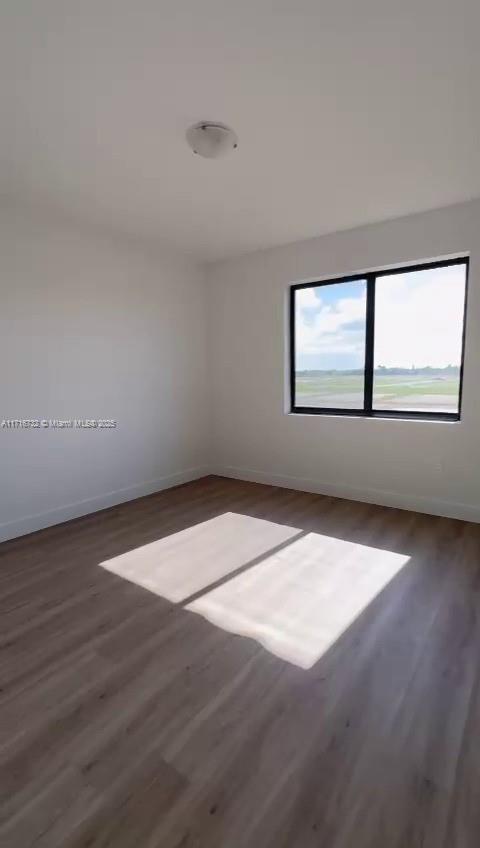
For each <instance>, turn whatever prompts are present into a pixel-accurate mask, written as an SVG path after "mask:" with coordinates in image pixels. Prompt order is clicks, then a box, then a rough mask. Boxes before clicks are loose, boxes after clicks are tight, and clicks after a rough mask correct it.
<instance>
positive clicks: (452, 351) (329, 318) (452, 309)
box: [296, 265, 465, 370]
mask: <svg viewBox="0 0 480 848" xmlns="http://www.w3.org/2000/svg"><path fill="white" fill-rule="evenodd" d="M464 296H465V268H464V266H458V265H452V266H447V267H444V268H436V269H433V270H428V271H413V272H409V273H405V274H391V275H386V276H384V277H380V278H378V280H377V286H376V301H375V317H376V323H375V367H378V366H379V365H384V366H386V367H387V368H392V367H401V368H410V367H411V366H412V365H414V366H415V367H417V368H422V367H425V366H427V365H430V366H432V367H436V368H442V367H445V366H446V365H449V364H452V365H459V364H460V358H461V342H462V326H463V305H464ZM296 306H297V309H296V340H297V362H296V367H297V369H298V370H308V369H315V368H318V369H330V368H336V369H339V370H341V369H350V368H363V365H364V351H365V323H366V322H365V313H366V282H365V281H364V280H357V281H355V282H350V283H332V284H329V285H325V286H317V287H314V288H307V289H298V290H297V293H296Z"/></svg>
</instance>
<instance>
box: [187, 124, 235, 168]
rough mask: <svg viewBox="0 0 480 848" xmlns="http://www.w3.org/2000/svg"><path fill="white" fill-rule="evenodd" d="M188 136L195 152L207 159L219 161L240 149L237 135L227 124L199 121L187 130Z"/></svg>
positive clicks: (189, 143)
mask: <svg viewBox="0 0 480 848" xmlns="http://www.w3.org/2000/svg"><path fill="white" fill-rule="evenodd" d="M186 135H187V142H188V145H189V147H190V148H191V149H192V150H193V152H194V153H198V155H199V156H204V157H205V158H206V159H219V158H220V157H221V156H226V155H227V153H229V152H230V151H231V150H235V149H236V148H237V147H238V139H237V135H236V133H234V131H233V130H232V129H230V127H227V126H226V125H225V124H218V123H212V122H211V121H199V123H198V124H194V125H193V127H190V128H189V129H188V130H187V133H186Z"/></svg>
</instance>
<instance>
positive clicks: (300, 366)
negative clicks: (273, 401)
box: [295, 280, 367, 409]
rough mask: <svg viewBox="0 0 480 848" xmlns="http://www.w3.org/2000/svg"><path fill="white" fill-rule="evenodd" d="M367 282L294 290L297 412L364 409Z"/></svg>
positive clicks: (331, 284)
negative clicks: (304, 408) (302, 409)
mask: <svg viewBox="0 0 480 848" xmlns="http://www.w3.org/2000/svg"><path fill="white" fill-rule="evenodd" d="M366 311H367V283H366V280H355V281H354V282H346V283H329V284H328V285H323V286H322V285H319V286H315V287H313V286H312V287H310V288H305V289H296V290H295V404H296V406H310V407H318V408H325V407H332V408H336V409H363V391H364V367H365V327H366Z"/></svg>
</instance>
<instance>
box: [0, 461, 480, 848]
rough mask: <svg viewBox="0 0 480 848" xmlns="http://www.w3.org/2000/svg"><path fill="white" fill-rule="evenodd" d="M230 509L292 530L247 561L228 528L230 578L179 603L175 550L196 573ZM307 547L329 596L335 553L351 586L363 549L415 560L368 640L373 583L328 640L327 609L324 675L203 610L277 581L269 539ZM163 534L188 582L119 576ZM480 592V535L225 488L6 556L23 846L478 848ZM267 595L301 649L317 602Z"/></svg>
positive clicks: (294, 495)
mask: <svg viewBox="0 0 480 848" xmlns="http://www.w3.org/2000/svg"><path fill="white" fill-rule="evenodd" d="M225 513H233V514H234V515H237V516H247V517H250V518H252V519H262V520H263V522H264V523H263V524H260V523H258V524H257V523H255V522H254V523H253V524H252V527H254V528H256V529H255V530H252V533H253V535H255V533H258V528H260V530H261V528H262V527H263V528H264V529H265V533H266V534H267V535H266V536H265V540H267V536H268V533H270V532H271V533H272V537H271V538H270V537H269V536H268V540H267V541H266V542H265V540H264V541H263V542H262V541H261V540H260V543H259V544H260V550H257V547H258V545H257V547H256V544H257V543H255V544H253V542H252V539H250V538H245V539H242V538H240V537H239V536H238V532H237V531H236V532H237V535H236V536H235V538H234V539H233V540H232V542H231V544H230V545H229V544H228V537H229V532H230V531H228V530H227V531H225V527H227V524H228V522H227V524H225V523H224V521H225V519H222V522H223V523H222V524H221V526H222V528H223V530H222V532H223V533H224V534H225V532H226V537H225V538H224V539H223V542H222V545H220V547H219V544H218V543H217V541H212V542H211V556H210V558H209V560H208V567H207V564H206V565H205V568H206V571H205V575H206V579H208V584H207V585H202V578H201V577H199V574H200V572H199V569H197V570H196V571H195V568H193V572H195V573H193V572H192V568H190V572H188V575H187V576H188V579H187V580H186V583H185V586H184V587H183V589H182V591H180V589H178V591H177V588H178V587H176V586H175V580H174V577H175V567H174V566H175V563H176V559H175V558H176V557H177V556H178V574H179V580H181V579H182V580H183V577H182V575H184V574H185V568H187V571H188V568H189V564H190V566H191V564H192V562H193V563H195V562H197V560H196V556H197V555H196V554H195V551H196V550H197V549H199V548H200V547H201V545H202V544H203V545H205V544H206V543H208V536H206V535H205V533H204V534H203V535H201V533H202V532H203V531H201V530H200V531H199V532H200V536H198V534H197V535H193V536H192V535H191V533H190V535H189V533H187V534H183V535H182V531H184V530H186V529H187V528H190V527H193V526H199V525H203V522H206V521H209V520H211V519H217V518H221V517H222V516H224V515H225ZM267 522H270V525H275V527H276V528H277V529H275V527H273V529H272V527H271V526H270V525H267ZM208 526H209V527H210V531H209V532H211V528H212V527H213V529H215V527H216V526H218V525H215V524H212V525H208ZM240 526H244V528H245V530H244V535H246V536H248V535H249V533H248V527H249V525H248V522H247V523H246V524H242V525H241V524H239V525H238V527H240ZM278 527H280V529H278ZM269 528H270V529H269ZM282 528H283V529H282ZM288 528H293V531H292V533H291V534H290V531H289V529H288ZM242 532H243V531H242ZM262 532H263V531H262ZM312 533H313V534H320V536H321V537H322V538H320V536H311V535H309V534H312ZM173 534H177V535H176V536H173ZM276 534H278V538H277V535H276ZM289 534H290V535H289ZM260 535H262V534H261V533H260ZM167 537H170V538H167ZM290 538H291V539H292V540H293V541H292V545H291V548H289V540H290ZM299 538H300V541H303V540H304V539H305V538H308V539H310V548H309V553H308V557H309V558H310V560H309V561H310V566H311V567H310V572H309V573H314V574H315V575H316V579H317V584H316V590H315V591H317V592H318V590H319V584H318V575H320V577H321V574H322V571H321V569H322V567H323V566H324V565H325V567H326V564H325V563H323V562H322V557H321V556H320V555H319V554H318V552H319V551H320V553H321V551H322V550H326V548H325V547H322V545H328V544H330V548H328V550H330V552H332V551H335V550H337V551H340V553H339V554H338V556H339V562H338V564H337V563H336V560H335V557H332V556H330V561H329V570H328V569H327V570H326V571H325V574H329V575H330V576H329V578H328V579H329V580H331V579H332V573H334V571H335V568H336V567H337V566H338V569H344V568H345V567H346V563H347V560H348V562H350V563H351V562H352V556H353V552H354V550H356V547H355V546H357V547H358V550H359V551H361V552H362V556H363V558H364V562H365V564H366V566H368V563H369V556H370V558H371V559H372V561H374V560H375V561H376V562H377V561H378V562H380V563H382V562H383V559H385V562H394V563H399V564H400V565H401V567H399V568H398V569H396V570H395V573H394V574H392V575H391V577H390V579H389V581H388V582H387V583H386V584H385V585H383V586H382V588H381V590H379V591H377V593H376V594H375V595H374V596H373V597H371V599H370V601H369V602H368V603H367V604H366V605H364V609H363V610H362V611H360V612H358V611H357V613H356V614H355V616H354V617H353V619H352V620H351V621H350V622H349V624H348V626H345V620H344V619H343V618H342V615H341V611H342V603H343V596H344V594H349V595H350V596H351V597H353V596H354V595H355V591H356V590H355V586H356V583H355V580H358V574H357V577H356V578H355V580H353V579H352V580H350V584H351V585H350V586H349V587H347V590H345V589H343V590H342V591H338V592H336V593H335V592H334V593H333V594H331V595H329V596H328V597H327V596H322V598H323V600H322V603H320V604H319V605H318V607H317V602H316V598H317V596H315V609H318V611H319V614H318V616H317V618H315V615H313V617H312V609H311V608H310V616H311V617H310V621H311V624H310V625H309V627H308V628H305V629H304V634H305V639H306V640H308V639H309V638H310V637H312V638H314V639H316V638H317V636H318V632H320V629H321V628H322V626H323V617H326V619H328V630H329V634H330V636H331V638H330V642H329V645H328V647H325V645H324V647H323V648H322V650H321V653H320V655H318V656H317V654H318V650H320V649H319V648H318V646H319V644H320V643H318V642H315V643H314V647H315V651H316V652H317V653H316V654H315V661H314V662H313V664H311V657H310V660H308V657H307V661H306V662H305V663H304V665H307V666H308V664H309V662H310V667H302V666H301V664H297V663H296V662H295V655H294V656H293V659H292V661H288V660H286V659H285V658H283V657H282V656H280V655H281V653H282V648H280V650H279V651H277V652H275V651H274V650H273V649H272V650H270V649H269V650H267V648H266V647H263V644H260V641H258V640H257V639H252V638H246V637H245V636H240V635H237V634H235V633H231V632H227V630H225V629H223V628H222V627H219V626H216V625H214V624H212V623H210V621H209V620H207V619H206V618H205V617H204V615H203V614H199V612H197V611H193V610H194V609H195V606H194V604H195V602H196V601H198V599H199V598H200V599H202V598H205V597H210V598H211V597H216V596H213V595H210V596H209V594H208V593H209V592H210V591H211V589H212V585H213V586H214V587H216V588H217V589H218V591H220V590H222V591H223V592H226V591H227V587H228V586H229V585H234V584H233V581H234V580H235V579H237V580H239V579H240V575H241V577H242V578H243V586H244V588H245V586H250V589H251V587H252V586H255V585H256V584H255V583H252V580H251V578H252V579H253V577H252V575H254V574H255V575H257V577H258V575H261V574H262V567H263V565H262V563H263V562H267V561H268V559H269V549H268V546H270V548H271V553H272V552H273V553H274V554H276V555H278V562H282V563H283V564H285V562H288V561H289V560H288V557H290V556H291V557H292V560H291V561H292V568H293V565H294V559H293V553H292V552H293V551H294V550H296V551H297V554H296V560H295V562H297V564H298V560H299V558H300V559H301V554H299V553H298V552H299V551H300V552H301V550H302V548H299V547H298V545H299V544H300V542H299V541H298V539H299ZM161 539H163V540H164V542H162V545H163V547H161V548H159V549H158V550H161V551H162V552H163V553H162V556H164V555H165V551H168V562H167V563H166V566H165V567H166V568H167V569H170V570H169V577H168V581H167V583H166V584H165V586H166V587H167V588H165V587H164V586H163V584H162V583H161V580H160V583H159V582H158V581H157V582H156V583H155V585H153V584H152V586H153V588H152V589H151V590H150V589H148V588H145V585H147V584H148V574H146V570H145V567H144V568H143V572H142V574H143V577H142V580H143V586H139V585H136V583H135V582H132V580H133V577H132V573H133V572H132V573H130V577H128V574H127V575H126V576H125V575H124V576H119V575H118V574H115V573H114V571H112V570H107V569H108V567H109V566H108V565H107V568H105V567H101V566H100V565H99V564H100V563H104V562H105V561H106V560H110V561H111V560H112V559H113V568H115V567H116V566H115V562H116V560H115V557H117V556H118V557H119V560H118V562H120V563H121V564H122V565H121V568H127V566H128V563H129V562H130V560H129V559H128V558H127V561H126V565H125V562H124V559H125V558H122V557H120V555H122V554H125V553H126V552H128V551H132V550H134V549H138V548H140V547H142V546H144V545H147V544H150V543H154V542H157V541H158V540H161ZM198 539H200V541H198ZM202 539H203V542H202V541H201V540H202ZM278 539H280V541H278ZM312 539H313V542H312ZM192 540H193V541H192ZM205 540H207V542H206V541H205ZM328 540H338V541H343V542H347V543H348V545H347V547H345V548H343V547H341V546H340V547H335V546H333V547H332V546H331V545H332V544H333V543H331V541H330V543H329V542H328ZM257 542H258V539H257ZM245 545H246V546H247V547H246V548H245V549H247V548H248V549H249V547H248V546H249V545H253V547H252V551H251V555H250V560H247V561H244V560H245V557H244V555H243V553H242V552H243V550H244V546H245ZM262 545H263V547H262ZM295 545H297V548H294V546H295ZM312 545H313V547H312ZM315 545H316V546H317V547H316V548H315ZM265 546H267V547H266V549H265ZM359 546H366V548H367V549H366V548H365V547H362V548H360V547H359ZM149 550H150V551H152V550H153V552H154V553H155V550H157V549H153V548H151V549H147V552H148V551H149ZM312 550H313V551H314V553H312ZM315 550H316V551H317V555H315ZM343 550H344V551H345V554H342V553H341V552H342V551H343ZM368 550H370V551H371V552H372V553H371V555H369V553H368ZM382 551H383V552H385V557H383V554H381V553H380V554H379V552H382ZM373 552H375V556H374V553H373ZM393 555H397V556H396V557H394V556H393ZM140 556H143V554H140ZM198 556H199V560H198V562H200V563H201V562H202V556H203V562H204V563H207V560H206V559H205V550H203V554H202V556H200V554H198ZM192 557H193V558H192ZM342 557H344V560H345V561H344V562H341V561H340V560H341V559H342ZM392 557H393V558H392ZM142 562H143V563H144V566H145V561H144V560H142ZM273 562H277V560H276V559H274V560H273ZM225 563H228V565H227V567H225V565H224V564H225ZM197 564H198V563H197ZM347 565H348V563H347ZM172 567H173V571H172ZM270 567H272V565H271V562H270ZM210 568H211V569H212V571H211V572H210V570H209V569H210ZM312 569H316V570H314V572H312ZM127 571H128V568H127ZM147 571H148V569H147ZM227 572H229V573H227ZM283 573H284V574H285V570H284V572H283ZM172 574H173V577H172ZM279 574H280V572H279ZM292 574H294V571H292ZM192 575H193V578H195V579H193V583H192ZM157 577H158V575H157ZM479 577H480V527H479V526H476V525H473V524H467V523H463V522H460V521H454V520H450V519H443V518H435V517H428V516H425V515H419V514H415V513H408V512H403V511H399V510H392V509H387V508H383V507H376V506H371V505H368V504H358V503H353V502H348V501H342V500H336V499H334V498H328V497H322V496H318V495H310V494H305V493H300V492H293V491H290V490H286V489H275V488H273V487H269V486H260V485H257V484H252V483H242V482H237V481H233V480H225V479H221V478H214V477H210V478H205V479H204V480H201V481H198V482H195V483H191V484H188V485H186V486H182V487H179V488H177V489H174V490H171V491H169V492H163V493H160V494H158V495H153V496H150V497H148V498H143V499H140V500H138V501H134V502H131V503H130V504H124V505H121V506H119V507H115V508H113V509H110V510H106V511H104V512H102V513H97V514H96V515H92V516H88V517H86V518H82V519H78V520H76V521H73V522H70V523H68V524H64V525H59V526H57V527H54V528H50V529H48V530H44V531H41V532H39V533H36V534H32V535H31V536H29V537H25V538H23V539H18V540H15V541H11V542H7V543H4V544H3V545H1V546H0V584H1V600H0V606H1V619H0V636H1V643H2V644H1V647H2V652H1V664H0V677H1V679H0V685H1V698H2V701H1V706H0V758H1V772H0V785H1V797H0V845H1V846H2V848H3V846H5V848H27V846H35V848H57V846H59V848H60V846H61V848H81V846H82V848H87V846H89V848H107V846H108V848H127V846H128V848H193V846H196V848H200V846H202V848H220V846H221V848H294V846H295V848H313V846H316V848H320V846H321V848H417V846H418V848H420V846H422V848H474V846H475V848H478V845H479V844H480V579H479ZM156 579H157V578H156ZM158 579H160V578H158ZM256 579H257V578H256ZM199 580H200V582H199ZM230 580H232V584H229V581H230ZM249 581H250V582H249ZM204 582H205V581H204ZM361 582H362V581H361V579H360V580H359V581H358V586H359V587H360V584H361ZM167 584H168V585H167ZM268 584H269V586H270V589H269V591H270V592H271V593H273V594H272V596H271V597H272V598H273V600H272V603H273V601H274V602H275V613H276V615H277V618H276V619H275V621H276V622H277V625H275V626H276V627H277V629H278V627H280V628H281V622H282V621H283V622H284V628H285V634H286V637H288V638H290V639H292V638H293V637H292V634H291V632H290V630H289V621H288V616H284V618H283V619H282V617H281V615H280V612H281V611H282V610H285V609H288V606H287V607H286V606H285V604H286V603H287V602H288V600H289V598H290V597H291V596H290V594H289V592H290V591H294V590H295V591H296V590H297V589H298V586H294V585H293V582H292V579H290V585H289V582H288V580H286V579H285V576H283V577H282V578H281V579H279V584H280V585H278V586H277V585H276V582H275V581H273V580H272V579H269V581H268ZM264 585H265V581H264ZM332 585H333V584H332ZM162 587H163V588H162ZM219 587H220V588H219ZM321 589H322V587H321V585H320V590H321ZM163 590H165V597H162V594H161V593H162V591H163ZM192 590H193V591H192ZM175 592H177V594H178V596H179V597H180V600H179V599H178V598H177V599H176V600H168V597H169V596H170V597H176V596H175ZM186 594H187V595H188V597H187V598H186V597H185V595H186ZM250 594H251V592H250ZM192 596H193V599H194V600H193V604H192V603H191V601H192ZM239 597H240V596H239ZM243 597H244V596H243V595H242V599H243ZM302 597H303V598H304V601H303V602H302V603H305V604H307V603H308V598H309V592H308V585H307V586H306V588H305V591H304V593H303V596H302ZM318 597H320V596H318ZM261 600H262V599H261V598H259V599H258V604H257V605H256V606H255V610H256V615H257V619H258V617H259V616H260V617H261V615H262V609H266V608H265V604H264V606H263V607H262V603H261ZM234 602H235V595H233V598H231V603H232V604H233V605H234ZM242 602H243V600H242ZM186 606H192V609H186ZM311 606H312V604H310V607H311ZM252 608H253V607H252ZM305 608H306V607H305ZM353 608H354V607H352V609H353ZM300 609H301V610H303V609H304V607H303V606H300ZM269 612H270V614H272V611H271V610H270V611H269ZM200 613H201V610H200ZM302 614H303V613H302ZM279 616H280V617H279ZM297 619H298V616H297ZM278 622H280V624H278ZM335 622H337V623H338V622H340V625H341V626H340V627H339V629H338V632H336V631H334V623H335ZM297 625H298V620H297V621H296V622H295V626H297ZM342 628H343V629H342ZM233 629H235V628H233ZM267 629H268V628H265V630H267ZM298 632H299V631H298ZM298 632H297V630H295V633H294V637H295V639H296V640H297V643H298V642H299V641H301V639H300V638H299V636H298ZM322 633H323V631H322ZM281 635H282V634H281V633H280V634H277V636H279V638H278V640H277V641H278V644H279V645H280V646H281V645H282V644H283V643H282V639H281ZM324 635H325V634H324V633H323V636H324ZM267 636H268V634H267ZM322 638H323V637H322ZM265 644H267V645H269V642H268V638H267V637H266V642H265ZM275 644H276V643H275ZM322 644H323V643H322ZM272 645H274V642H272ZM303 647H304V646H303V645H299V648H300V649H303ZM317 649H318V650H317ZM300 653H301V651H300ZM279 654H280V655H279ZM301 655H302V657H303V654H302V653H301ZM309 656H310V655H309ZM312 656H313V654H312Z"/></svg>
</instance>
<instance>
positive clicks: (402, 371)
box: [297, 365, 460, 377]
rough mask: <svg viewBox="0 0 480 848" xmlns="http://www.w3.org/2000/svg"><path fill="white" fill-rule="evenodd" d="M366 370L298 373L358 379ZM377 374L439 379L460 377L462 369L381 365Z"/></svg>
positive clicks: (324, 369) (328, 370)
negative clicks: (337, 375)
mask: <svg viewBox="0 0 480 848" xmlns="http://www.w3.org/2000/svg"><path fill="white" fill-rule="evenodd" d="M363 373H364V369H363V368H348V369H344V368H311V369H305V370H303V371H297V374H308V375H309V376H312V375H314V376H315V375H317V376H330V377H334V376H335V375H336V374H343V375H345V376H347V377H356V376H363ZM374 373H375V374H377V375H379V376H384V377H396V376H409V377H415V376H417V375H418V376H421V375H425V376H427V377H428V376H429V377H437V376H439V377H440V376H442V377H443V376H445V377H447V376H451V377H458V375H459V373H460V368H459V367H458V365H447V366H446V367H445V368H432V367H431V366H430V365H427V366H426V367H425V368H415V366H414V365H412V367H411V368H386V367H385V365H379V366H378V368H375V371H374Z"/></svg>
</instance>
